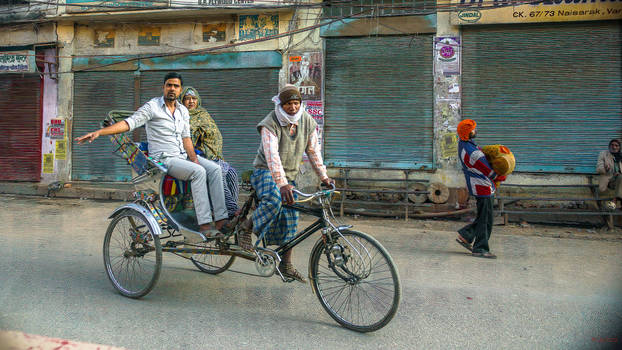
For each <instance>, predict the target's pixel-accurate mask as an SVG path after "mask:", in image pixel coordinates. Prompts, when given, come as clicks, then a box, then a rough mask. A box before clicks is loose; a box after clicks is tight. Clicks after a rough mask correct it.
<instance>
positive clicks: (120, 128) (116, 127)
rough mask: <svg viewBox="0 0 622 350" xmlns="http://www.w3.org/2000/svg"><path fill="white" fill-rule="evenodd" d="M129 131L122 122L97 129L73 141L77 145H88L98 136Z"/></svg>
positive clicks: (126, 125)
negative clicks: (86, 143) (85, 143)
mask: <svg viewBox="0 0 622 350" xmlns="http://www.w3.org/2000/svg"><path fill="white" fill-rule="evenodd" d="M129 130H130V126H129V125H128V124H127V122H126V121H125V120H122V121H120V122H118V123H114V124H112V125H109V126H107V127H105V128H102V129H99V130H97V131H93V132H90V133H88V134H86V135H82V136H80V137H76V138H75V139H74V140H75V141H77V142H78V144H81V143H83V142H84V141H88V142H89V143H91V142H93V141H94V140H95V139H96V138H98V137H100V136H105V135H114V134H120V133H122V132H126V131H129Z"/></svg>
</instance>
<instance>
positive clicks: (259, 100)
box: [140, 68, 279, 174]
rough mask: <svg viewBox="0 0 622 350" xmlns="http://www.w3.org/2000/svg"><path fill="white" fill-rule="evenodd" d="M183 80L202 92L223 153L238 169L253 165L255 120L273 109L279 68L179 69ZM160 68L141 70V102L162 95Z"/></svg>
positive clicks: (255, 144) (255, 148) (203, 100)
mask: <svg viewBox="0 0 622 350" xmlns="http://www.w3.org/2000/svg"><path fill="white" fill-rule="evenodd" d="M180 73H181V75H182V78H183V83H184V85H186V86H193V87H195V88H196V89H197V90H198V91H199V94H200V95H201V99H202V105H203V107H205V109H207V111H208V112H209V113H210V115H211V116H212V118H214V120H215V121H216V123H217V124H218V128H219V129H220V132H221V133H222V137H223V156H224V157H225V160H226V161H227V162H229V163H230V164H231V165H232V166H233V167H234V168H235V169H236V170H237V171H238V173H240V174H241V173H242V172H243V171H245V170H249V169H253V160H254V159H255V155H256V154H257V148H258V147H259V140H260V139H259V133H257V128H256V126H257V123H259V122H260V121H261V119H263V118H264V117H265V116H266V115H267V114H268V113H269V112H270V111H271V110H273V109H274V103H273V102H272V101H271V98H272V96H274V95H276V94H277V93H278V88H279V87H278V69H277V68H254V69H226V70H182V71H180ZM165 74H166V72H163V71H147V72H142V74H141V89H140V95H141V102H142V103H145V102H147V101H148V100H149V99H151V98H153V97H156V96H161V95H162V86H163V81H162V79H164V75H165Z"/></svg>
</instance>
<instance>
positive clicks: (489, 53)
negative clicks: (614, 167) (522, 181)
mask: <svg viewBox="0 0 622 350" xmlns="http://www.w3.org/2000/svg"><path fill="white" fill-rule="evenodd" d="M620 28H621V26H620V21H609V22H583V23H564V24H538V25H512V26H482V27H479V26H477V27H475V26H472V27H469V28H466V27H464V31H463V64H462V66H463V69H462V70H463V75H462V82H463V95H462V96H463V97H462V104H463V117H464V118H472V119H474V120H476V121H477V123H478V130H479V136H478V143H479V144H481V145H484V144H496V143H501V144H505V145H506V146H508V147H509V148H510V149H511V150H512V151H513V152H514V155H515V156H516V170H518V171H534V172H571V173H593V172H594V171H595V169H594V168H595V164H596V159H597V157H598V152H599V151H601V150H605V149H607V144H608V142H609V140H610V139H612V138H619V137H620V136H622V44H621V40H622V35H621V29H620Z"/></svg>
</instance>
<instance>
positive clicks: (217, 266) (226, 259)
mask: <svg viewBox="0 0 622 350" xmlns="http://www.w3.org/2000/svg"><path fill="white" fill-rule="evenodd" d="M236 236H237V235H233V236H232V237H231V238H229V239H231V240H234V241H237V238H236ZM234 243H236V242H234ZM196 245H197V247H199V248H207V249H219V245H218V242H217V241H216V240H211V241H208V242H201V243H196ZM190 260H191V261H192V263H193V264H194V266H196V267H197V268H198V269H199V270H201V272H205V273H209V274H210V275H217V274H219V273H222V272H225V271H227V269H229V267H231V265H232V264H233V262H234V261H235V256H232V255H219V254H193V255H192V257H190Z"/></svg>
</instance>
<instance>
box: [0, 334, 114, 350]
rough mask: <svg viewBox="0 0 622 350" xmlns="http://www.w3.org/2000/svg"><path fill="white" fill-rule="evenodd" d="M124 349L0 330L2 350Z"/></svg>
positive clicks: (0, 347) (0, 349)
mask: <svg viewBox="0 0 622 350" xmlns="http://www.w3.org/2000/svg"><path fill="white" fill-rule="evenodd" d="M26 349H38V350H66V349H67V350H69V349H77V350H123V349H124V348H116V347H112V346H107V345H98V344H89V343H82V342H77V341H72V340H65V339H58V338H48V337H44V336H41V335H34V334H26V333H22V332H16V331H0V350H26Z"/></svg>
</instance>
